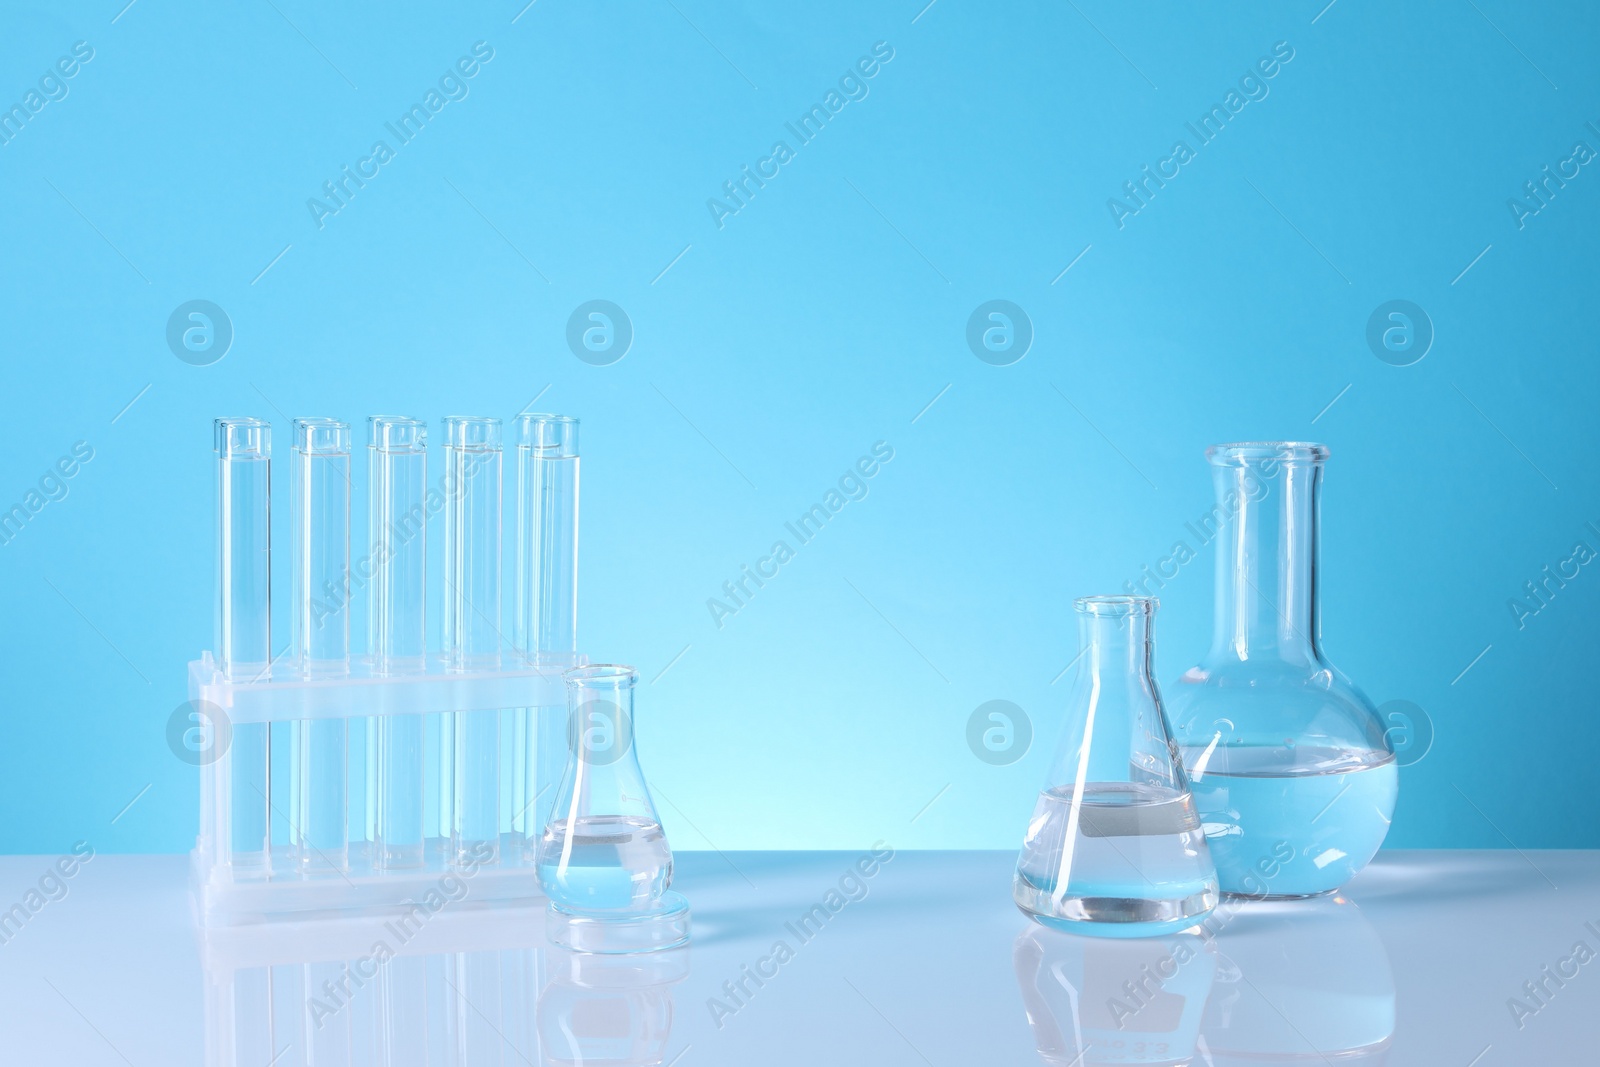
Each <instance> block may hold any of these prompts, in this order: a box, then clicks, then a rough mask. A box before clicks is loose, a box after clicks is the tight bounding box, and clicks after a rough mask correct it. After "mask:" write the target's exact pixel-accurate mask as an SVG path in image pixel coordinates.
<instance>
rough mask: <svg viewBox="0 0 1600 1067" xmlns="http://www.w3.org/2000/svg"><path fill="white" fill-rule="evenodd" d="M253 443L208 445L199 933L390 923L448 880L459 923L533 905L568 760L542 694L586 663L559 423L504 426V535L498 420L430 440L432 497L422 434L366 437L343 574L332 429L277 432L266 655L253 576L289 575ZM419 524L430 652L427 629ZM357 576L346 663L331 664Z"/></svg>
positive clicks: (346, 527)
mask: <svg viewBox="0 0 1600 1067" xmlns="http://www.w3.org/2000/svg"><path fill="white" fill-rule="evenodd" d="M271 429H272V428H271V426H270V424H268V423H266V422H264V421H262V420H258V419H219V420H217V423H216V427H215V430H216V455H217V461H218V462H217V502H218V508H217V514H218V542H217V563H218V568H217V575H218V597H217V601H218V612H217V644H216V651H215V652H206V653H203V654H202V655H201V658H200V659H198V660H196V661H194V662H192V663H190V664H189V678H188V683H189V686H188V689H189V700H190V704H189V714H190V718H191V721H192V722H193V723H194V724H195V725H196V726H198V727H200V728H201V731H202V732H203V733H204V734H205V735H206V737H207V743H206V744H205V745H204V747H203V748H202V749H200V751H199V752H198V753H197V758H196V759H195V762H197V763H198V764H199V765H200V769H201V782H200V834H199V838H198V841H197V843H196V847H195V850H194V853H193V855H192V862H191V868H192V877H193V883H194V888H195V903H196V911H197V917H198V918H199V919H200V920H201V922H202V924H203V925H205V926H208V927H225V926H235V925H241V924H250V923H257V922H265V921H274V922H277V921H282V920H286V919H302V920H303V919H311V918H317V917H331V916H339V915H351V914H378V913H384V912H390V913H395V914H404V913H406V912H407V911H408V910H414V909H415V908H416V907H417V906H419V904H425V902H427V901H428V900H429V899H430V897H431V896H436V895H437V894H438V893H439V891H440V890H439V887H440V885H441V884H443V883H444V881H445V880H446V879H450V880H452V882H451V884H457V883H459V884H461V885H464V886H466V887H467V893H466V897H465V900H464V902H463V903H461V904H458V905H457V906H458V907H462V906H464V907H466V908H468V909H471V908H476V907H478V906H482V905H509V904H517V905H525V904H529V903H532V902H534V901H536V900H540V899H542V893H541V891H540V888H539V882H538V877H537V872H536V869H535V860H536V855H535V853H536V849H537V846H538V843H539V840H540V838H541V835H542V831H543V828H544V825H545V822H546V819H547V817H548V814H549V808H550V805H551V804H552V802H553V799H554V793H555V787H556V785H557V784H558V781H559V778H560V776H561V774H562V772H563V769H564V767H565V763H566V754H567V744H566V732H567V731H566V715H565V710H564V709H565V704H566V694H565V687H564V685H563V682H562V674H563V673H564V672H565V671H566V670H568V669H570V668H572V667H576V666H582V665H584V664H586V663H587V660H586V658H585V657H583V656H581V655H579V654H578V652H577V651H576V648H577V640H576V600H577V598H576V569H577V526H578V523H577V508H578V452H577V423H576V420H573V419H570V418H566V417H563V416H554V415H526V414H525V415H522V416H519V417H518V419H517V422H516V431H517V437H516V467H515V471H514V478H515V491H514V494H513V498H514V503H515V510H514V513H513V515H511V516H506V515H505V514H504V512H505V510H506V509H504V508H503V507H502V496H503V484H502V482H503V479H502V467H503V465H502V457H501V434H500V423H499V420H497V419H487V418H460V417H455V418H449V419H446V420H445V430H446V442H445V447H444V461H445V462H444V467H445V470H444V477H443V479H442V481H441V483H440V486H439V487H437V488H430V487H429V484H428V480H427V467H428V449H427V432H426V431H427V428H426V426H425V424H423V423H421V422H419V421H417V420H414V419H406V418H398V417H374V418H373V419H371V420H370V424H369V446H368V452H369V468H370V479H369V482H370V490H371V496H370V500H369V517H370V523H369V526H370V529H371V532H372V535H373V539H374V542H373V550H372V551H371V552H369V553H368V554H367V555H366V556H364V557H363V558H362V560H360V561H359V562H358V563H357V564H356V566H355V568H353V567H352V560H351V552H350V531H351V522H350V513H351V495H352V490H351V486H352V484H353V482H352V479H351V476H350V459H351V448H350V427H349V425H348V424H347V423H343V422H339V421H338V420H334V419H297V420H295V423H294V447H293V452H292V455H291V457H290V459H291V464H292V466H291V471H290V475H291V477H290V479H289V482H290V491H289V497H290V514H291V522H290V524H289V525H290V528H291V534H292V536H291V541H292V544H291V546H290V551H289V552H288V553H287V555H288V557H289V558H288V560H287V562H288V563H289V564H290V566H289V568H288V569H289V572H290V575H291V581H290V583H289V584H290V596H289V598H288V599H289V614H290V617H291V622H292V624H293V626H292V636H291V639H290V642H289V646H288V648H287V649H285V650H284V651H283V652H280V653H278V654H276V655H274V654H273V652H272V649H273V605H272V588H273V580H272V572H273V569H274V566H275V565H277V564H281V563H282V562H285V561H284V560H281V559H279V558H278V557H279V556H280V555H284V554H283V553H279V552H275V551H274V548H273V545H272V522H271V500H272V496H273V492H272V483H273V478H272V432H271ZM440 513H442V516H440ZM434 517H442V524H443V527H444V531H443V532H444V552H443V576H442V583H441V585H442V589H441V590H440V592H441V599H442V602H443V618H442V620H441V625H440V627H439V629H440V631H441V634H442V637H441V639H440V640H441V647H439V648H437V649H432V648H429V647H428V639H427V633H428V628H427V626H426V620H425V614H426V610H427V608H426V604H427V600H428V596H427V587H428V575H427V570H428V564H427V559H428V556H427V539H428V536H429V535H428V529H429V520H430V519H431V518H434ZM502 527H504V529H502ZM507 541H509V542H510V544H509V551H507V552H504V553H503V552H502V547H503V545H504V543H505V542H507ZM507 555H509V556H510V558H511V560H512V563H513V567H512V568H510V571H511V573H510V575H509V579H510V580H509V581H507V580H506V579H507V575H506V574H505V571H506V570H507V568H503V566H502V563H503V557H504V556H507ZM358 574H359V577H360V579H361V581H362V584H363V585H364V586H365V588H366V589H367V590H368V596H369V601H368V604H369V613H368V614H369V618H368V620H367V622H368V634H367V638H368V640H367V647H366V652H365V654H352V652H351V647H350V629H351V624H350V614H351V613H350V611H349V610H348V608H349V606H350V601H351V599H352V596H353V594H354V589H355V585H356V576H357V575H358ZM507 589H509V591H510V594H511V595H510V596H509V598H508V599H509V601H510V607H509V611H508V612H505V613H502V611H501V604H502V593H503V591H506V590H507ZM328 602H331V603H333V604H334V605H335V607H334V608H332V609H330V608H329V607H328ZM506 615H509V616H510V619H509V622H510V625H505V626H504V629H505V633H506V634H509V635H510V636H509V638H508V637H507V636H504V635H503V634H502V626H503V625H504V624H505V623H506V621H507V620H506V618H505V616H506Z"/></svg>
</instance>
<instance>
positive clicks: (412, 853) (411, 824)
mask: <svg viewBox="0 0 1600 1067" xmlns="http://www.w3.org/2000/svg"><path fill="white" fill-rule="evenodd" d="M368 430H369V437H368V459H369V461H370V468H369V469H370V475H369V481H370V482H371V494H372V502H371V507H370V508H369V509H368V515H369V520H370V522H371V528H372V538H371V540H372V556H371V561H370V567H371V571H372V585H371V587H370V588H371V593H370V597H371V612H370V617H369V622H368V639H367V645H368V649H367V650H368V653H369V654H370V655H371V657H372V671H373V673H374V674H382V675H394V674H415V673H420V672H421V671H422V670H423V669H424V667H425V665H426V654H427V615H426V601H427V593H426V590H427V558H428V511H427V491H428V428H427V426H426V424H424V423H422V422H419V421H418V420H416V419H405V418H394V417H389V416H383V415H374V416H373V417H372V418H371V419H370V420H369V421H368ZM422 728H423V717H422V716H421V715H381V716H378V717H377V731H376V734H377V754H376V760H375V763H376V771H377V779H378V783H377V784H378V788H377V825H376V836H375V841H376V845H377V848H376V857H375V860H376V863H377V865H378V866H379V867H383V868H387V869H403V868H408V867H420V866H422V862H423V832H422V807H423V803H422V736H423V734H422Z"/></svg>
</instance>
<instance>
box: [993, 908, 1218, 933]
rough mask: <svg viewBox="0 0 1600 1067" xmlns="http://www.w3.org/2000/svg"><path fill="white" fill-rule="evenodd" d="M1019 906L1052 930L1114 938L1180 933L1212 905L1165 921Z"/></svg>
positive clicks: (1205, 914) (1199, 920)
mask: <svg viewBox="0 0 1600 1067" xmlns="http://www.w3.org/2000/svg"><path fill="white" fill-rule="evenodd" d="M1019 910H1020V911H1021V912H1022V914H1024V915H1026V916H1027V917H1028V918H1030V919H1032V920H1033V921H1034V922H1036V923H1038V924H1039V925H1040V926H1043V927H1044V928H1045V929H1047V930H1056V931H1059V932H1061V933H1063V934H1079V935H1081V936H1083V937H1109V938H1118V939H1121V938H1135V937H1167V936H1169V935H1172V934H1178V933H1182V932H1183V931H1185V930H1189V929H1192V928H1193V927H1196V926H1199V925H1200V924H1201V923H1203V922H1205V921H1206V919H1208V918H1210V916H1211V911H1212V909H1210V908H1207V909H1206V910H1205V911H1203V912H1201V913H1199V914H1197V915H1190V916H1185V917H1183V918H1181V919H1167V920H1165V921H1159V920H1154V921H1150V922H1106V921H1104V920H1100V919H1058V918H1055V917H1053V916H1049V915H1036V914H1035V913H1033V912H1031V911H1029V910H1028V909H1026V908H1021V909H1019Z"/></svg>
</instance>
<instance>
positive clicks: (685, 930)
mask: <svg viewBox="0 0 1600 1067" xmlns="http://www.w3.org/2000/svg"><path fill="white" fill-rule="evenodd" d="M565 677H566V683H567V708H568V713H567V748H568V757H567V767H566V771H565V772H564V773H563V774H562V776H561V785H560V786H559V787H558V789H557V790H556V797H555V802H554V805H553V810H552V811H551V813H550V821H549V822H548V823H547V824H546V826H545V828H544V835H543V837H542V838H541V839H540V842H539V854H538V871H539V884H540V885H541V886H543V887H544V891H545V893H546V894H547V895H548V896H549V897H550V922H549V924H548V929H549V931H550V936H551V939H552V940H554V941H555V942H556V943H557V944H560V945H562V946H564V947H566V948H571V949H575V950H577V951H583V952H634V951H643V950H650V949H661V948H671V947H674V946H676V945H680V944H683V943H684V942H686V941H687V940H688V937H689V909H688V904H687V903H686V902H685V901H684V899H683V898H682V897H681V896H679V895H678V894H676V893H673V892H671V891H670V890H669V889H668V887H669V886H670V885H671V884H672V850H671V848H670V847H668V845H667V838H666V834H665V832H664V831H663V830H662V828H661V820H660V819H659V818H658V817H657V815H656V807H655V803H654V802H653V801H652V800H651V799H650V789H649V787H648V786H646V785H645V781H644V770H643V768H642V767H640V766H639V753H638V750H637V748H636V746H635V745H634V716H633V693H634V687H635V686H636V685H637V684H638V681H639V674H638V672H637V671H635V670H634V669H633V668H632V667H626V666H622V665H620V664H612V663H600V664H594V665H592V666H588V667H578V668H574V669H573V670H570V671H568V672H567V673H566V675H565Z"/></svg>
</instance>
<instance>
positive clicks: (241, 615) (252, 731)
mask: <svg viewBox="0 0 1600 1067" xmlns="http://www.w3.org/2000/svg"><path fill="white" fill-rule="evenodd" d="M213 429H214V442H215V443H214V447H215V450H216V454H217V655H218V657H219V658H220V662H219V664H218V666H219V668H220V669H221V671H222V674H223V676H224V677H225V678H227V679H228V680H229V681H232V682H249V681H255V680H260V679H263V678H265V676H266V674H267V671H268V669H269V667H270V665H271V662H272V478H271V472H272V427H271V426H270V425H269V424H267V423H265V422H263V421H262V420H260V419H218V420H216V423H215V425H214V428H213ZM267 738H268V724H267V723H264V722H252V723H236V724H234V726H233V737H232V741H231V743H230V746H229V750H228V752H227V758H228V764H227V768H228V777H227V781H228V784H227V787H226V790H225V792H224V795H223V796H222V797H220V798H219V801H220V802H221V803H222V805H223V814H222V815H221V817H220V820H219V823H220V824H219V826H218V827H217V830H218V835H219V837H220V838H221V840H220V841H219V842H218V844H217V851H218V853H219V857H218V858H219V859H221V860H223V861H225V862H228V863H230V864H231V865H232V866H233V868H234V869H235V871H236V872H239V873H244V874H248V873H258V874H265V873H266V870H267V857H268V841H267V830H268V825H269V823H268V818H267V813H268V811H269V810H270V807H271V801H270V792H271V787H270V785H269V783H270V780H271V775H270V774H269V766H268V758H269V757H268V744H267Z"/></svg>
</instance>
